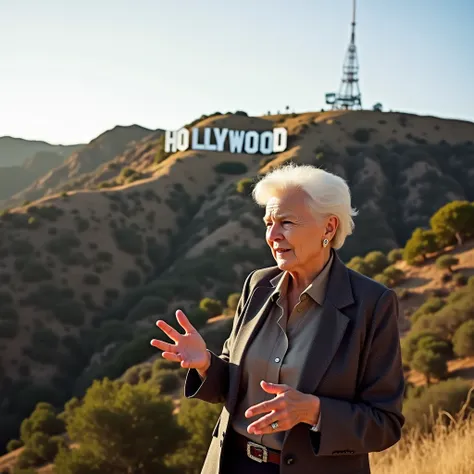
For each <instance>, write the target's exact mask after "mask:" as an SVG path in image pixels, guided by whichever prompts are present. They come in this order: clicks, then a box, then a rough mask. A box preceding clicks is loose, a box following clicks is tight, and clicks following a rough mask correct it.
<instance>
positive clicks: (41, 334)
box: [31, 328, 59, 349]
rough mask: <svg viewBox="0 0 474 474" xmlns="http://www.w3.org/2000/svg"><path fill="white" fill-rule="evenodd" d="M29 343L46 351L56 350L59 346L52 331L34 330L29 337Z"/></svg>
mask: <svg viewBox="0 0 474 474" xmlns="http://www.w3.org/2000/svg"><path fill="white" fill-rule="evenodd" d="M31 342H32V344H33V345H34V346H36V347H45V348H47V349H56V348H57V347H58V344H59V337H58V336H57V334H55V333H54V331H53V330H52V329H49V328H40V329H36V330H35V332H34V333H33V334H32V336H31Z"/></svg>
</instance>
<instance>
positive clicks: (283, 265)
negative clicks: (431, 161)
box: [275, 257, 291, 270]
mask: <svg viewBox="0 0 474 474" xmlns="http://www.w3.org/2000/svg"><path fill="white" fill-rule="evenodd" d="M275 261H276V264H277V266H278V268H279V269H280V270H289V269H290V268H291V259H289V258H282V257H277V258H276V259H275Z"/></svg>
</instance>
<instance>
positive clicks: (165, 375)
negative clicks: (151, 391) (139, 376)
mask: <svg viewBox="0 0 474 474" xmlns="http://www.w3.org/2000/svg"><path fill="white" fill-rule="evenodd" d="M152 383H153V385H155V384H156V385H158V386H159V387H160V392H161V393H164V394H170V393H171V392H174V391H175V390H176V389H178V388H179V387H180V385H181V383H182V380H181V378H180V377H179V375H178V373H177V371H176V370H169V369H168V370H165V369H161V370H160V371H158V372H155V373H154V374H153V378H152Z"/></svg>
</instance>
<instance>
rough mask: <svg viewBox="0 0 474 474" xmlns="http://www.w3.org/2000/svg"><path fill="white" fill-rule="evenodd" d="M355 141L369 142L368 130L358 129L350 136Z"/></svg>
mask: <svg viewBox="0 0 474 474" xmlns="http://www.w3.org/2000/svg"><path fill="white" fill-rule="evenodd" d="M352 136H353V138H354V140H355V141H357V142H359V143H367V142H368V141H369V140H370V130H368V129H366V128H358V129H357V130H355V131H354V133H353V134H352Z"/></svg>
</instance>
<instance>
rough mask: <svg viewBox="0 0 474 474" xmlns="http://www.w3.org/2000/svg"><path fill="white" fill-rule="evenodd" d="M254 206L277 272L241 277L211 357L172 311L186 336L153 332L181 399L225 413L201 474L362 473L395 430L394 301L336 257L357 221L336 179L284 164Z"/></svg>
mask: <svg viewBox="0 0 474 474" xmlns="http://www.w3.org/2000/svg"><path fill="white" fill-rule="evenodd" d="M253 196H254V198H255V200H256V202H257V203H258V204H259V205H261V206H262V207H265V216H264V219H263V220H264V224H265V227H266V242H267V244H268V246H269V247H270V250H271V252H272V254H273V257H274V259H275V262H276V266H273V267H270V268H262V269H257V270H254V271H253V272H251V273H250V274H249V275H248V277H247V278H246V280H245V283H244V285H243V289H242V293H241V298H240V301H239V304H238V307H237V311H236V314H235V319H234V323H233V327H232V331H231V334H230V336H229V338H228V339H227V340H226V342H225V343H224V347H223V349H222V352H221V354H220V355H216V354H214V353H212V352H210V351H209V350H208V349H207V348H206V344H205V342H204V340H203V338H202V337H201V336H200V335H199V333H198V332H197V331H196V329H195V328H194V327H193V326H192V325H191V324H190V322H189V321H188V319H187V318H186V316H185V314H184V313H183V312H182V311H177V312H176V318H177V320H178V322H179V324H180V325H181V326H182V327H183V329H184V331H185V333H184V334H180V333H179V332H177V331H175V330H174V329H172V328H171V327H170V326H169V325H167V324H166V323H165V322H164V321H158V322H157V326H158V327H159V328H160V329H161V330H162V331H163V332H164V333H165V334H167V335H168V336H169V337H170V339H171V340H172V341H174V344H172V343H168V342H164V341H159V340H155V339H154V340H152V341H151V344H152V345H154V346H156V347H157V348H159V349H160V350H162V351H163V354H162V356H163V357H164V358H165V359H168V360H171V361H176V362H178V363H180V364H181V367H184V368H187V369H189V370H188V373H187V377H186V382H185V388H184V390H185V395H186V397H190V398H192V397H194V398H198V399H201V400H204V401H206V402H209V403H219V402H222V403H223V404H224V407H223V409H222V412H221V415H220V417H219V420H218V421H217V424H216V426H215V428H214V430H213V433H212V441H211V444H210V447H209V451H208V453H207V456H206V459H205V462H204V465H203V467H202V471H201V473H202V474H234V473H235V474H237V473H238V474H242V473H245V474H277V473H280V474H290V473H297V474H316V473H321V474H322V473H324V474H368V473H370V467H369V455H368V453H370V452H372V451H381V450H384V449H386V448H388V447H390V446H392V445H394V444H395V443H396V442H397V441H398V440H399V439H400V436H401V429H402V426H403V424H404V418H403V415H402V411H401V410H402V400H403V392H404V377H403V370H402V362H401V356H400V343H399V332H398V302H397V298H396V295H395V293H394V292H393V291H392V290H391V289H388V288H386V287H385V286H383V285H381V284H380V283H377V282H376V281H374V280H371V279H370V278H367V277H365V276H363V275H361V274H359V273H357V272H355V271H352V270H350V269H349V268H347V267H346V266H345V265H344V263H343V262H342V261H341V260H340V259H339V257H338V255H337V253H336V250H337V249H340V248H341V247H342V246H343V244H344V241H345V239H346V237H347V236H348V235H350V234H351V233H352V231H353V228H354V223H353V220H352V217H353V216H355V215H356V212H355V211H354V210H353V209H352V207H351V199H350V191H349V189H348V186H347V184H346V183H345V181H344V180H343V179H342V178H340V177H338V176H336V175H334V174H331V173H328V172H326V171H323V170H321V169H318V168H314V167H312V166H296V165H286V166H284V167H282V168H280V169H276V170H274V171H272V172H270V173H268V174H267V175H266V176H264V177H263V178H262V179H261V180H260V181H259V182H258V183H257V184H256V186H255V188H254V190H253Z"/></svg>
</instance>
